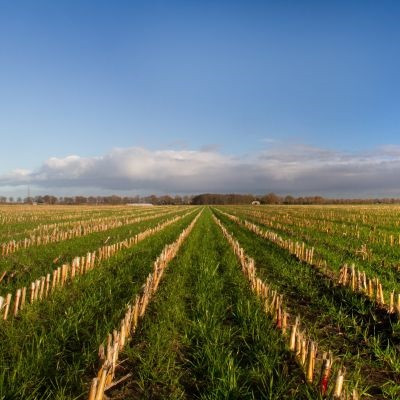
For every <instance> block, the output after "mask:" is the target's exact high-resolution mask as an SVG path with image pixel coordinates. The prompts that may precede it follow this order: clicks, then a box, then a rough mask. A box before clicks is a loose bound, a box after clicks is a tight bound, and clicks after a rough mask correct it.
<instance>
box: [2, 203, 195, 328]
mask: <svg viewBox="0 0 400 400" xmlns="http://www.w3.org/2000/svg"><path fill="white" fill-rule="evenodd" d="M191 212H193V211H190V212H188V213H185V214H183V215H181V216H176V217H174V218H171V219H169V220H167V221H165V222H163V223H160V224H158V225H156V226H155V227H153V228H149V229H146V230H145V231H143V232H140V233H138V234H137V235H135V236H133V237H131V238H129V239H125V240H123V241H122V242H119V243H116V244H113V245H109V246H103V247H101V248H99V249H98V250H97V251H94V252H92V253H90V252H89V253H87V255H86V257H75V258H74V259H73V260H72V262H71V263H70V264H63V265H62V266H61V267H57V268H56V269H54V270H53V272H52V274H47V275H46V276H41V277H40V278H39V279H37V280H35V281H33V282H31V284H30V297H29V300H30V303H31V304H32V303H34V302H36V301H38V300H43V299H45V298H47V297H48V296H49V295H50V293H53V292H54V291H55V290H56V289H57V287H64V286H65V285H66V284H67V283H68V282H72V281H73V280H74V279H75V278H76V277H77V275H83V274H86V273H88V272H89V271H91V270H92V269H94V268H95V267H96V266H98V265H99V264H100V263H101V262H102V261H103V260H106V259H108V258H110V257H112V256H113V255H115V254H116V252H117V251H119V250H122V249H123V248H124V249H125V248H130V247H132V246H134V245H136V244H137V243H139V242H141V241H142V240H144V239H146V238H147V237H149V236H152V235H154V234H156V233H157V232H160V231H161V230H163V229H164V228H166V227H167V226H169V225H171V224H173V223H175V222H177V221H179V220H180V219H182V218H184V217H186V216H187V215H189V214H190V213H191ZM50 282H51V285H50ZM22 291H23V300H22V301H20V295H21V293H22ZM18 293H20V295H19V296H18ZM25 296H26V288H20V289H17V290H16V292H15V301H14V308H13V313H12V316H13V317H16V316H17V315H18V312H19V311H20V310H21V309H22V308H23V307H24V305H25ZM10 301H11V298H10ZM9 307H10V305H9V304H8V308H9ZM8 308H5V309H4V313H3V320H7V318H8V314H9V313H8ZM6 311H7V312H6ZM0 312H1V307H0Z"/></svg>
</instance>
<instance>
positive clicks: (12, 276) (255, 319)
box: [0, 205, 400, 400]
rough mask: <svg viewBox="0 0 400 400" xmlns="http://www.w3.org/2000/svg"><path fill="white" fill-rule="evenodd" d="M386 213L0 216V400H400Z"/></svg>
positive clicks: (9, 212)
mask: <svg viewBox="0 0 400 400" xmlns="http://www.w3.org/2000/svg"><path fill="white" fill-rule="evenodd" d="M399 315H400V207H399V206H395V205H368V206H273V205H268V206H228V205H226V206H209V207H208V206H207V207H206V206H156V207H135V206H36V207H35V206H3V207H0V346H1V352H0V399H16V400H17V399H27V400H33V399H59V400H61V399H63V400H66V399H68V400H72V399H85V400H86V399H89V400H100V399H115V400H124V399H204V400H205V399H209V400H211V399H249V400H250V399H269V400H272V399H276V400H278V399H310V400H311V399H348V400H358V399H400V357H399V351H400V325H399Z"/></svg>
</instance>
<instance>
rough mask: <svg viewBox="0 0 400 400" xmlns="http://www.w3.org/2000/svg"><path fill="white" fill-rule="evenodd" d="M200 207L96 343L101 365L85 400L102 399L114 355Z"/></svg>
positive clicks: (109, 381)
mask: <svg viewBox="0 0 400 400" xmlns="http://www.w3.org/2000/svg"><path fill="white" fill-rule="evenodd" d="M201 213H202V211H201V212H200V213H199V214H197V215H196V217H195V218H194V219H193V221H192V222H191V223H190V224H189V226H188V227H186V228H185V229H184V230H183V231H182V232H181V234H180V235H179V237H178V239H177V240H176V241H175V242H173V243H171V244H168V245H166V246H165V247H164V249H163V251H162V252H161V254H160V256H159V257H158V258H157V259H156V260H155V262H154V264H153V271H152V272H151V273H150V274H149V275H148V276H147V279H146V282H145V284H144V285H143V288H142V291H141V294H140V295H137V296H136V297H135V299H134V300H133V301H132V302H131V303H130V304H128V306H127V311H126V313H125V316H124V317H123V318H122V319H121V321H120V324H119V327H118V329H114V331H113V333H112V334H108V336H107V346H106V350H104V345H103V344H101V345H100V347H99V361H100V363H101V367H100V369H99V371H98V373H97V377H95V378H93V380H92V382H91V386H90V391H89V397H88V399H89V400H93V399H94V400H101V399H103V396H104V392H105V391H106V390H107V387H108V386H110V385H111V384H112V382H113V379H114V377H115V372H116V369H117V367H118V355H119V353H120V352H121V351H123V349H124V347H125V344H126V343H127V342H128V341H129V340H130V338H131V337H132V335H133V334H134V332H135V331H136V328H137V325H138V323H139V320H140V318H142V317H143V316H144V314H145V311H146V309H147V306H148V304H149V302H150V300H151V299H152V297H153V296H154V294H155V293H156V291H157V289H158V286H159V284H160V281H161V278H162V276H163V274H164V271H165V269H166V268H167V266H168V263H169V262H170V261H171V260H172V259H173V258H174V257H175V256H176V254H177V252H178V250H179V248H180V247H181V245H182V243H183V242H184V240H185V239H186V238H187V237H188V235H189V234H190V232H191V231H192V229H193V227H194V225H195V224H196V222H197V220H198V218H199V217H200V215H201Z"/></svg>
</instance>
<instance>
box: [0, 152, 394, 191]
mask: <svg viewBox="0 0 400 400" xmlns="http://www.w3.org/2000/svg"><path fill="white" fill-rule="evenodd" d="M28 184H29V185H33V186H34V187H36V188H38V189H41V190H42V191H43V192H45V191H46V192H49V193H58V192H59V191H60V190H64V191H65V190H68V189H71V191H74V192H76V193H82V194H85V193H87V192H88V189H90V191H91V192H92V193H93V192H97V193H99V194H101V193H103V192H105V191H106V192H115V193H118V192H120V193H122V192H123V193H129V192H137V193H143V194H146V193H155V194H159V193H182V194H184V193H200V192H220V193H227V192H237V193H245V192H252V193H266V192H270V191H274V192H276V193H280V194H287V193H290V194H294V195H307V194H308V195H311V194H320V195H324V196H348V197H358V196H360V197H390V196H399V195H400V146H393V145H390V146H383V147H381V148H379V149H376V150H374V151H371V152H369V153H367V152H365V153H346V152H338V151H331V150H326V149H321V148H316V147H311V146H304V145H295V146H290V147H280V146H274V147H271V148H270V149H268V150H264V151H260V152H259V153H257V154H250V155H246V156H241V157H238V156H233V155H226V154H223V153H222V152H220V151H218V150H217V149H215V148H207V147H205V148H204V149H202V150H158V151H151V150H148V149H145V148H140V147H130V148H117V149H113V150H112V151H110V152H109V153H107V154H105V155H103V156H99V157H80V156H77V155H71V156H68V157H64V158H56V157H52V158H50V159H48V160H46V161H44V162H43V164H42V165H41V166H40V167H39V168H37V169H36V170H34V171H28V170H24V169H17V170H14V171H12V172H10V173H8V174H4V175H0V187H18V186H22V185H28Z"/></svg>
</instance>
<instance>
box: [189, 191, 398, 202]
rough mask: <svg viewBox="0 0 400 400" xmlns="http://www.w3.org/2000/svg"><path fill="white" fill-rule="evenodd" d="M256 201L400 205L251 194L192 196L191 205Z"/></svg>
mask: <svg viewBox="0 0 400 400" xmlns="http://www.w3.org/2000/svg"><path fill="white" fill-rule="evenodd" d="M253 201H258V202H260V204H379V203H382V204H393V203H400V199H398V198H383V199H379V198H376V199H329V198H324V197H322V196H305V197H293V196H290V195H288V196H279V195H277V194H275V193H268V194H266V195H262V196H256V195H252V194H212V193H205V194H200V195H197V196H194V197H193V198H192V204H251V203H252V202H253Z"/></svg>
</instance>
